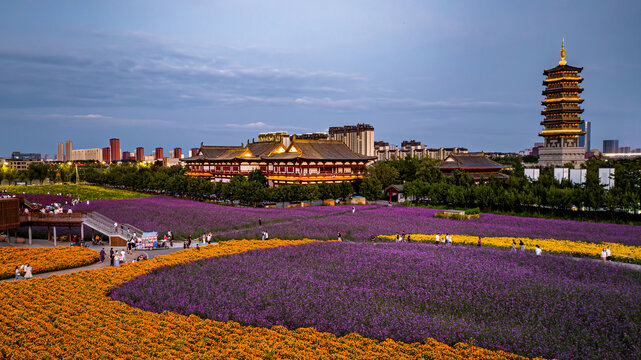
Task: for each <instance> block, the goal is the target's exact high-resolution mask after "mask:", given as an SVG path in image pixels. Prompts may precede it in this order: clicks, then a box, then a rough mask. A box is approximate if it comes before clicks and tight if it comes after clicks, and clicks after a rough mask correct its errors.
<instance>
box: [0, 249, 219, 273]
mask: <svg viewBox="0 0 641 360" xmlns="http://www.w3.org/2000/svg"><path fill="white" fill-rule="evenodd" d="M47 243H49V244H47ZM174 245H176V246H174V247H173V248H169V249H161V250H133V251H132V253H131V254H127V253H126V251H125V260H126V261H127V262H131V261H132V260H133V259H135V258H137V257H138V256H140V255H146V256H147V258H148V259H153V258H154V257H156V256H160V255H166V254H170V253H173V252H176V251H180V250H183V243H182V242H176V243H175V244H174ZM211 245H218V243H212V244H211ZM0 246H11V247H47V246H52V244H50V242H48V241H46V240H42V241H37V242H36V241H34V245H31V246H29V245H27V246H25V245H24V244H17V245H16V244H6V243H5V244H3V245H0ZM66 246H69V245H66ZM194 247H195V245H194V246H192V248H194ZM89 248H90V249H92V250H96V251H100V250H101V249H102V248H104V249H105V251H106V252H107V253H108V252H109V249H110V247H109V246H96V245H90V246H89ZM113 248H114V250H116V251H120V250H123V249H125V247H123V246H120V247H113ZM107 255H108V254H107ZM109 266H110V262H109V259H105V261H104V262H100V261H98V262H96V263H93V264H91V265H86V266H80V267H75V268H69V269H64V270H57V271H49V272H44V273H39V274H34V275H33V278H34V279H38V278H45V277H48V276H50V275H63V274H68V273H74V272H78V271H83V270H93V269H101V268H104V267H109ZM3 281H15V278H9V279H3V280H0V282H3Z"/></svg>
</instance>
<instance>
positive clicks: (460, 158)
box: [439, 153, 509, 171]
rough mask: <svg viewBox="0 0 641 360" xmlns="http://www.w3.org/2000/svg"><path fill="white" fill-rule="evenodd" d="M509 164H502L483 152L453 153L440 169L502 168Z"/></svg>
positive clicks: (442, 163)
mask: <svg viewBox="0 0 641 360" xmlns="http://www.w3.org/2000/svg"><path fill="white" fill-rule="evenodd" d="M508 167H509V166H506V165H502V164H499V163H497V162H496V161H492V160H490V159H488V158H487V157H486V156H485V154H483V153H468V154H451V155H450V156H448V157H447V158H446V159H445V160H443V161H442V162H441V164H440V165H439V168H440V169H462V170H474V169H496V170H497V171H498V170H501V169H504V168H508Z"/></svg>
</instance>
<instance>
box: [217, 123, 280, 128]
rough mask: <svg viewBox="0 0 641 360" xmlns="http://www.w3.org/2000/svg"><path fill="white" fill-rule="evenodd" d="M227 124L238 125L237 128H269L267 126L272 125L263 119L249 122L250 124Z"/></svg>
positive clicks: (230, 125) (229, 125)
mask: <svg viewBox="0 0 641 360" xmlns="http://www.w3.org/2000/svg"><path fill="white" fill-rule="evenodd" d="M225 126H228V127H236V128H267V127H270V126H269V125H267V124H265V123H264V122H262V121H258V122H253V123H248V124H225Z"/></svg>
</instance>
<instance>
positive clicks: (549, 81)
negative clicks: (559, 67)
mask: <svg viewBox="0 0 641 360" xmlns="http://www.w3.org/2000/svg"><path fill="white" fill-rule="evenodd" d="M560 81H567V82H573V83H577V84H579V83H581V82H582V81H583V78H581V77H574V76H572V77H568V76H564V77H558V78H550V79H545V80H543V85H544V86H547V85H549V84H552V83H555V82H560Z"/></svg>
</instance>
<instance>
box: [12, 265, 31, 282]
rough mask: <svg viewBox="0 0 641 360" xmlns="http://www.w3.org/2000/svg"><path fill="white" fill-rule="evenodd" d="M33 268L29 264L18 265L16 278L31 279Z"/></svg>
mask: <svg viewBox="0 0 641 360" xmlns="http://www.w3.org/2000/svg"><path fill="white" fill-rule="evenodd" d="M31 270H32V268H31V265H29V264H23V265H20V266H16V280H23V279H27V280H28V279H31V278H32V277H33V274H32V273H31ZM23 274H24V275H23Z"/></svg>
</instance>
